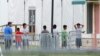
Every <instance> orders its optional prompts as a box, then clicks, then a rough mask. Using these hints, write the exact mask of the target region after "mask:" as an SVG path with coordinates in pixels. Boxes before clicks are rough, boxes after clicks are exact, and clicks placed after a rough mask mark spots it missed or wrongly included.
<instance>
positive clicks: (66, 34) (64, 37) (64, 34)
mask: <svg viewBox="0 0 100 56" xmlns="http://www.w3.org/2000/svg"><path fill="white" fill-rule="evenodd" d="M66 30H67V25H63V31H62V33H61V36H62V38H61V40H62V48H66V46H67V38H68V33H67V31H66Z"/></svg>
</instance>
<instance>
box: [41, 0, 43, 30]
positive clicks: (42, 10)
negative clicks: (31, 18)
mask: <svg viewBox="0 0 100 56" xmlns="http://www.w3.org/2000/svg"><path fill="white" fill-rule="evenodd" d="M41 2H42V8H41V31H42V26H43V0H41Z"/></svg>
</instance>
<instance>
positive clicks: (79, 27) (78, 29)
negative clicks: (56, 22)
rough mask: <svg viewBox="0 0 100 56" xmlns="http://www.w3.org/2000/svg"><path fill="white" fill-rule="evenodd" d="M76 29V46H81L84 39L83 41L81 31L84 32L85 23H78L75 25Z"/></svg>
mask: <svg viewBox="0 0 100 56" xmlns="http://www.w3.org/2000/svg"><path fill="white" fill-rule="evenodd" d="M74 27H75V29H76V47H77V48H80V46H82V41H81V33H84V32H82V28H83V27H84V25H82V24H80V23H77V24H76V25H74Z"/></svg>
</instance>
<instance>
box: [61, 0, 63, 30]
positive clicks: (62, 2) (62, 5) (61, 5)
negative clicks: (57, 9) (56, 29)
mask: <svg viewBox="0 0 100 56" xmlns="http://www.w3.org/2000/svg"><path fill="white" fill-rule="evenodd" d="M62 22H63V0H61V31H62V26H63V25H62Z"/></svg>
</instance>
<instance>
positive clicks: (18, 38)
mask: <svg viewBox="0 0 100 56" xmlns="http://www.w3.org/2000/svg"><path fill="white" fill-rule="evenodd" d="M22 34H23V33H22V32H20V28H17V29H16V38H15V41H16V48H18V49H19V50H20V49H21V43H22Z"/></svg>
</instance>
